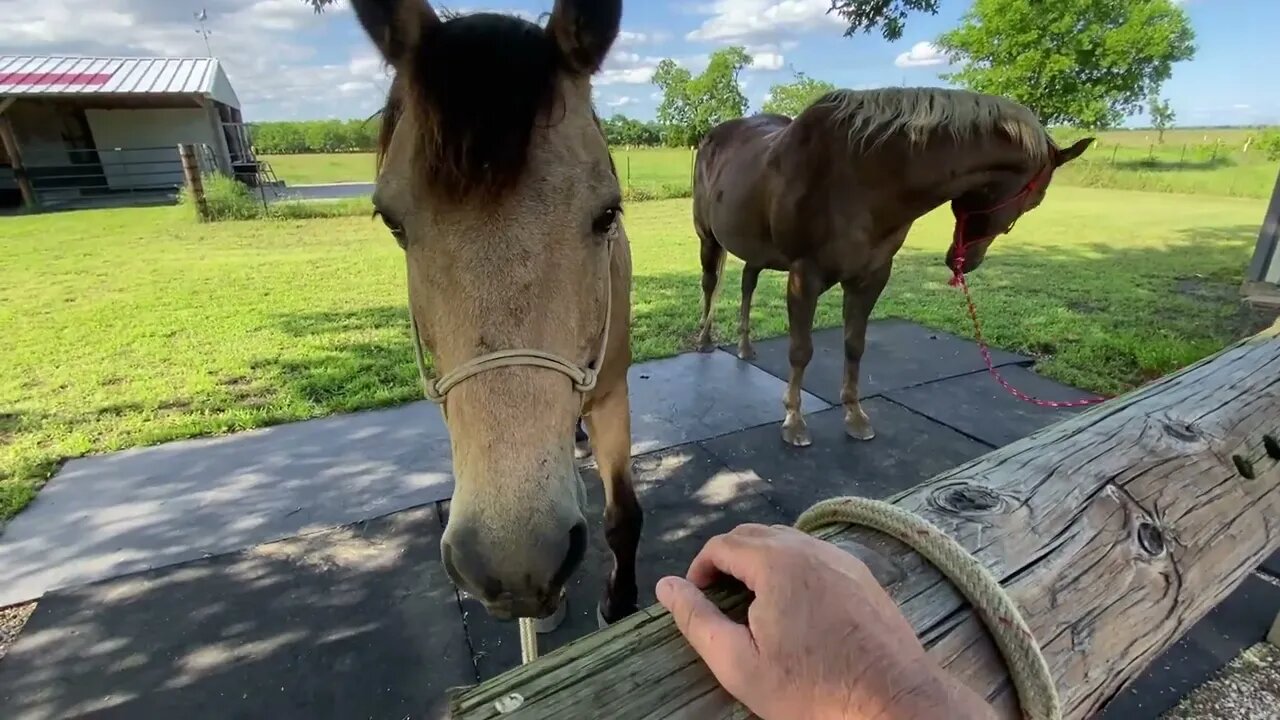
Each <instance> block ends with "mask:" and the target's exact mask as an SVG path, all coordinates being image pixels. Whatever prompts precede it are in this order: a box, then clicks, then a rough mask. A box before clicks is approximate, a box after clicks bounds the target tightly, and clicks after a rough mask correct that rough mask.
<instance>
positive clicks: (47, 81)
mask: <svg viewBox="0 0 1280 720" xmlns="http://www.w3.org/2000/svg"><path fill="white" fill-rule="evenodd" d="M110 79H111V73H65V72H35V73H25V72H16V73H0V85H106V84H107V81H108V80H110Z"/></svg>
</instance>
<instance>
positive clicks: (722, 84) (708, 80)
mask: <svg viewBox="0 0 1280 720" xmlns="http://www.w3.org/2000/svg"><path fill="white" fill-rule="evenodd" d="M750 64H751V56H750V55H748V54H747V51H746V50H745V49H744V48H742V47H739V46H733V47H728V48H724V49H722V50H717V51H715V52H714V53H712V54H711V61H710V62H709V63H708V64H707V69H706V70H703V71H702V73H701V74H699V75H693V74H692V73H690V72H689V70H688V69H686V68H683V67H681V66H680V65H679V64H678V63H676V62H675V61H674V60H672V59H670V58H667V59H665V60H663V61H662V62H660V63H658V69H657V71H656V72H655V73H654V74H653V83H654V84H655V85H657V86H658V88H659V89H660V90H661V91H662V102H661V103H660V104H659V105H658V122H659V123H661V124H662V125H663V126H664V127H665V128H666V133H667V136H666V137H665V138H664V140H665V141H666V143H667V144H668V145H673V146H686V147H688V146H691V145H696V144H697V143H698V142H699V141H700V140H702V137H703V136H704V135H706V134H707V133H708V132H710V131H711V128H713V127H715V126H716V125H719V124H720V123H722V122H724V121H726V120H732V119H734V118H739V117H742V116H743V115H744V114H745V113H746V112H747V96H746V95H743V94H742V87H741V86H740V85H739V84H738V75H739V74H740V73H741V72H742V70H743V68H745V67H747V66H748V65H750Z"/></svg>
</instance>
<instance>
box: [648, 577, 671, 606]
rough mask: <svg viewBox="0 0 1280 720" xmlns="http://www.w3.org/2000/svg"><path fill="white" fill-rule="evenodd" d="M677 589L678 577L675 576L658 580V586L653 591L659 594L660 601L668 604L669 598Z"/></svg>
mask: <svg viewBox="0 0 1280 720" xmlns="http://www.w3.org/2000/svg"><path fill="white" fill-rule="evenodd" d="M675 591H676V579H675V578H673V577H664V578H662V579H661V580H659V581H658V586H657V587H656V588H654V590H653V592H654V594H655V595H657V596H658V602H660V603H662V604H663V605H666V604H667V599H668V598H670V597H671V595H672V593H674V592H675Z"/></svg>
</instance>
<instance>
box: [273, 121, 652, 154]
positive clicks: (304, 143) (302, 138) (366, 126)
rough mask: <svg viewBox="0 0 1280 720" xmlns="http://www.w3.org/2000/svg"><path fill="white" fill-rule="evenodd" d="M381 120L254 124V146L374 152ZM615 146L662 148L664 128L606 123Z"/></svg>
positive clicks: (276, 150)
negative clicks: (660, 146)
mask: <svg viewBox="0 0 1280 720" xmlns="http://www.w3.org/2000/svg"><path fill="white" fill-rule="evenodd" d="M380 122H381V121H380V119H379V118H377V117H374V118H371V119H369V120H303V121H281V122H260V123H253V124H252V126H251V128H252V129H251V132H252V137H253V146H254V148H256V150H257V152H259V153H262V154H264V155H292V154H296V153H336V152H373V151H374V150H375V149H376V148H377V143H378V126H379V123H380ZM603 122H604V126H605V134H606V136H607V137H608V138H609V143H610V144H611V145H628V146H632V147H656V146H659V145H662V144H663V143H662V140H663V132H662V126H661V125H659V124H657V123H654V122H641V121H639V120H633V119H631V118H628V117H624V116H622V115H614V116H613V117H611V118H609V119H608V120H605V121H603Z"/></svg>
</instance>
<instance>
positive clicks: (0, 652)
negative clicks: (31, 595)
mask: <svg viewBox="0 0 1280 720" xmlns="http://www.w3.org/2000/svg"><path fill="white" fill-rule="evenodd" d="M35 611H36V604H35V603H33V602H30V603H27V604H25V605H10V606H9V607H5V608H0V660H3V659H4V656H5V653H7V652H9V646H10V645H12V644H13V641H14V640H17V639H18V633H20V632H22V628H23V627H24V626H25V625H26V624H27V620H29V619H30V618H31V613H33V612H35Z"/></svg>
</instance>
